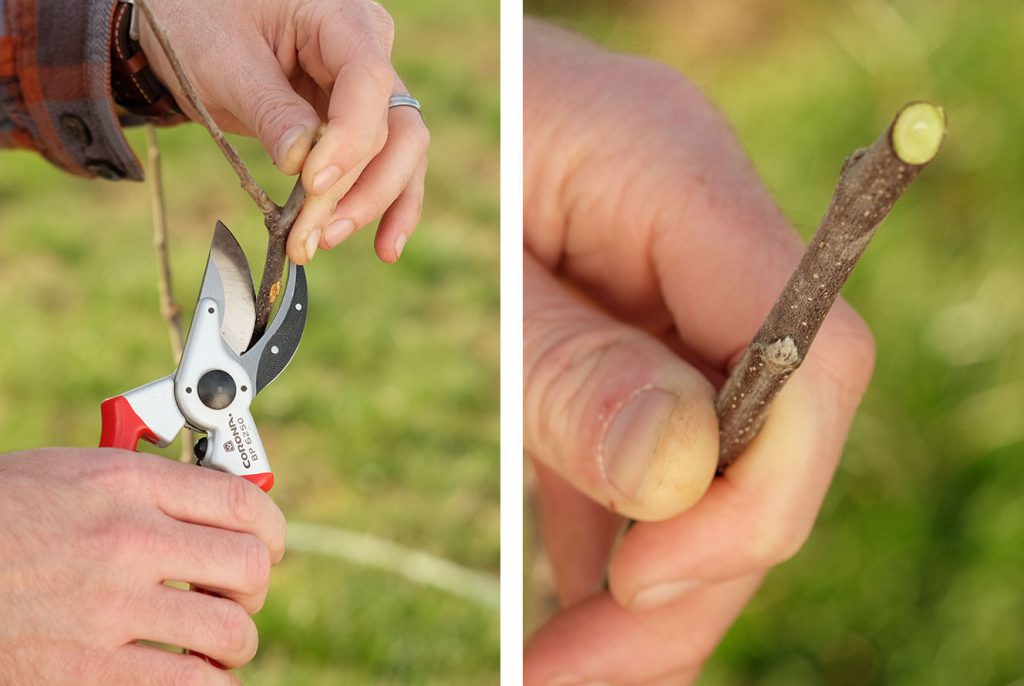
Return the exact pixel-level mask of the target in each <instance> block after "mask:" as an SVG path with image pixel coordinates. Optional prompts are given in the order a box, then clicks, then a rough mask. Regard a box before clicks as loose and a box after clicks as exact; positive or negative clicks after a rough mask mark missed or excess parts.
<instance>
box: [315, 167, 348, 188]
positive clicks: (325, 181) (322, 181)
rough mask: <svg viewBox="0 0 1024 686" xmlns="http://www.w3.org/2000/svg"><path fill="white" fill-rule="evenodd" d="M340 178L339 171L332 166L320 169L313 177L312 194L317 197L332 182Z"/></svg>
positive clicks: (331, 184) (332, 183)
mask: <svg viewBox="0 0 1024 686" xmlns="http://www.w3.org/2000/svg"><path fill="white" fill-rule="evenodd" d="M340 178H341V170H340V169H338V168H337V167H335V166H334V165H333V164H332V165H331V166H329V167H327V168H326V169H321V170H320V171H318V172H317V173H316V176H314V177H313V193H315V194H317V195H319V194H320V193H323V192H325V191H326V190H328V189H329V188H330V187H331V186H333V185H334V182H335V181H337V180H338V179H340Z"/></svg>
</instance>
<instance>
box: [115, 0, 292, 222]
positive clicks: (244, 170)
mask: <svg viewBox="0 0 1024 686" xmlns="http://www.w3.org/2000/svg"><path fill="white" fill-rule="evenodd" d="M135 6H136V7H137V8H142V12H143V14H145V15H146V19H148V20H149V26H150V28H152V29H153V34H154V35H155V36H156V39H157V41H158V42H159V43H160V47H161V48H162V49H163V51H164V55H165V56H166V57H167V60H168V61H169V62H170V64H171V69H173V70H174V75H175V76H176V77H177V79H178V85H179V86H181V90H182V92H183V93H184V94H185V97H186V98H188V102H189V104H190V105H191V106H192V109H193V110H195V111H196V113H198V114H199V117H200V119H202V122H203V125H204V126H205V127H206V129H207V130H208V131H209V132H210V135H211V136H213V140H214V141H216V142H217V145H218V146H220V149H221V152H223V153H224V157H226V158H227V160H228V162H229V163H230V164H231V166H232V167H233V168H234V170H235V173H236V174H238V178H239V180H240V181H241V182H242V188H243V189H245V192H246V193H248V194H249V195H250V196H252V199H253V200H254V201H255V202H256V204H257V205H258V206H259V208H260V211H262V212H263V214H264V216H267V215H270V214H272V213H275V212H278V211H280V208H279V207H278V206H277V205H276V204H275V203H274V201H273V200H271V199H270V196H269V195H267V192H266V191H265V190H263V187H262V186H260V184H259V183H257V181H256V179H255V178H253V175H252V174H251V173H249V168H248V167H246V166H245V162H243V161H242V157H241V156H240V155H239V154H238V150H236V149H235V146H233V145H232V144H231V141H229V140H228V139H227V138H226V137H225V136H224V132H223V131H221V129H220V127H219V126H218V125H217V122H215V121H214V120H213V117H211V116H210V112H209V111H208V110H207V109H206V106H205V105H203V103H202V102H201V101H200V100H199V95H198V94H197V93H196V89H195V88H194V87H193V86H192V82H191V80H190V79H189V77H188V74H187V73H186V72H185V68H184V67H183V66H182V64H181V60H179V59H178V54H177V52H176V51H175V50H174V45H173V44H172V43H171V39H170V36H168V35H167V29H166V28H165V27H164V25H163V23H162V22H161V21H160V19H159V18H157V16H156V14H155V13H154V12H153V8H152V7H150V6H149V2H148V0H137V1H136V3H135Z"/></svg>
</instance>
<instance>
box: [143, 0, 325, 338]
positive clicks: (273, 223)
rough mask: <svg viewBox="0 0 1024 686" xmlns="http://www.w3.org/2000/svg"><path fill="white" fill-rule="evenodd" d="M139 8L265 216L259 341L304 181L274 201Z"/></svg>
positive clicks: (157, 24) (149, 15) (162, 31)
mask: <svg viewBox="0 0 1024 686" xmlns="http://www.w3.org/2000/svg"><path fill="white" fill-rule="evenodd" d="M135 5H136V7H138V8H141V9H142V12H143V13H144V14H145V15H146V19H147V20H148V22H149V26H150V28H151V29H152V30H153V34H154V35H155V36H156V39H157V42H159V43H160V47H161V49H162V50H163V52H164V54H165V55H166V56H167V60H168V62H169V63H170V65H171V69H172V70H173V71H174V75H175V77H176V78H177V80H178V85H179V86H180V88H181V91H182V93H183V94H184V95H185V98H186V99H187V100H188V102H189V105H191V107H192V109H193V110H194V111H195V112H196V113H197V114H198V115H199V118H200V121H201V122H202V124H203V126H205V127H206V130H207V131H209V132H210V135H211V136H212V137H213V140H214V141H215V142H216V143H217V145H218V146H219V147H220V150H221V152H222V153H224V157H225V158H226V159H227V161H228V162H229V163H230V164H231V167H232V168H233V169H234V170H235V173H236V174H238V178H239V181H240V182H241V185H242V188H243V189H244V190H245V191H246V193H248V194H249V196H250V197H251V198H252V199H253V201H254V202H255V203H256V205H257V206H258V207H259V208H260V211H261V212H262V213H263V223H264V224H265V225H266V227H267V231H268V233H269V234H270V236H269V239H268V242H267V258H266V262H265V264H264V269H263V276H262V278H261V279H260V288H259V294H258V296H257V299H256V326H255V328H254V329H253V338H252V340H253V341H255V340H257V339H259V337H260V336H262V335H263V332H264V331H266V328H267V324H268V322H269V321H270V313H271V311H272V310H273V306H274V300H275V299H276V298H277V294H278V293H279V292H280V291H281V277H282V275H283V274H284V261H285V247H286V245H287V243H288V234H289V233H291V230H292V225H293V224H295V219H296V217H298V214H299V210H300V209H301V208H302V203H303V202H304V201H305V199H306V193H305V191H304V190H303V188H302V183H301V180H296V182H295V186H294V187H293V188H292V191H291V194H290V195H289V196H288V201H287V202H286V203H285V205H284V206H283V207H282V206H280V205H278V204H277V203H275V202H274V201H273V200H272V199H271V198H270V196H269V195H268V194H267V192H266V191H265V190H264V189H263V187H262V186H260V184H259V183H258V182H257V181H256V179H255V178H254V177H253V175H252V174H251V173H250V172H249V168H248V167H246V165H245V162H244V161H243V160H242V157H241V155H239V154H238V150H237V149H236V148H235V146H233V145H232V144H231V141H229V140H228V139H227V137H226V136H225V135H224V132H223V131H222V130H221V128H220V127H219V126H218V125H217V122H215V121H214V120H213V117H212V116H210V113H209V111H208V110H207V109H206V107H205V106H204V105H203V103H202V102H201V101H200V99H199V95H198V93H197V92H196V89H195V86H193V85H192V81H191V80H190V79H189V77H188V74H187V73H186V71H185V69H184V67H183V66H182V64H181V61H180V60H179V59H178V55H177V52H176V51H175V49H174V44H173V43H172V42H171V39H170V36H169V35H168V33H167V29H166V28H165V27H164V25H163V23H162V22H161V21H160V19H159V18H158V17H157V16H156V14H155V13H154V12H153V8H152V7H150V4H149V0H136V3H135Z"/></svg>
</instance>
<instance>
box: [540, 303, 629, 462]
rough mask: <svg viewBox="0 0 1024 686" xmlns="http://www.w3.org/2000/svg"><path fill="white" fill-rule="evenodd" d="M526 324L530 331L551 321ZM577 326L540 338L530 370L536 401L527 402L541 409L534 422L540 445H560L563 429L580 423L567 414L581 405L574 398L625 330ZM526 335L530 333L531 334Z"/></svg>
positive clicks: (620, 339)
mask: <svg viewBox="0 0 1024 686" xmlns="http://www.w3.org/2000/svg"><path fill="white" fill-rule="evenodd" d="M526 328H527V330H528V331H529V330H530V329H531V328H536V329H548V328H549V323H548V322H545V323H543V324H540V326H537V327H533V326H531V322H527V324H526ZM556 328H557V327H556ZM574 328H575V327H567V330H562V331H554V332H553V333H554V336H553V340H551V339H550V338H549V340H547V341H539V342H537V343H538V345H539V346H540V347H542V348H543V349H542V350H541V351H540V352H539V354H538V357H537V359H536V360H535V362H534V364H531V365H529V367H528V370H527V377H526V389H527V390H526V393H527V396H528V397H529V396H531V395H535V394H536V395H535V397H534V400H535V401H536V402H535V403H528V406H532V407H535V408H536V409H537V412H538V415H537V419H538V420H539V421H537V422H536V423H535V427H536V429H537V430H538V434H537V436H536V438H537V441H538V445H559V444H560V443H562V439H563V438H564V437H563V436H562V435H561V434H562V432H564V431H565V430H566V428H567V427H572V426H576V425H577V423H576V422H575V421H573V418H572V417H570V416H567V413H572V412H573V411H574V410H575V409H576V408H577V407H578V403H576V402H573V401H574V399H578V396H579V395H580V394H581V392H582V391H583V390H584V387H585V386H586V384H587V381H588V379H591V378H593V377H594V371H595V370H596V369H597V368H598V367H599V366H600V365H601V364H602V361H603V360H604V359H605V358H606V357H607V355H608V354H609V351H610V350H612V349H613V348H615V347H616V346H618V345H620V344H621V343H622V342H623V333H622V331H621V330H618V329H617V328H603V327H587V328H586V329H584V330H580V329H576V330H573V329H574ZM542 335H543V334H542ZM527 336H528V338H530V337H531V336H530V334H528V335H527ZM527 345H529V342H528V343H527Z"/></svg>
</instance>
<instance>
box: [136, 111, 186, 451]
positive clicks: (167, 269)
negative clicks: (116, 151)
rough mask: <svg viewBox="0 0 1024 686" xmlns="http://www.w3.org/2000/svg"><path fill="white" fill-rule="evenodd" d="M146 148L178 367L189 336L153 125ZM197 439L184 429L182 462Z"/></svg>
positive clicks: (160, 271)
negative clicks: (177, 293) (177, 290)
mask: <svg viewBox="0 0 1024 686" xmlns="http://www.w3.org/2000/svg"><path fill="white" fill-rule="evenodd" d="M146 147H147V148H149V197H150V200H151V201H152V206H153V250H154V251H156V261H157V285H158V287H159V289H160V312H161V313H162V314H163V316H164V321H166V322H167V333H168V335H169V336H170V338H171V352H172V353H173V354H174V364H178V363H179V362H181V351H182V349H183V347H184V339H185V337H184V334H183V333H182V329H181V308H180V307H178V303H177V302H175V300H174V290H173V280H172V274H171V261H170V258H169V256H168V252H167V210H166V208H165V204H164V179H163V172H162V171H161V169H160V145H159V143H158V142H157V138H156V131H155V130H154V129H153V127H152V126H147V127H146ZM193 439H194V437H193V435H192V431H191V430H189V429H187V428H186V429H182V432H181V455H180V456H179V458H178V459H179V460H180V461H182V462H191V461H192V443H193Z"/></svg>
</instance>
